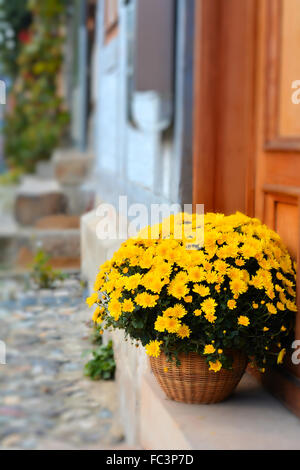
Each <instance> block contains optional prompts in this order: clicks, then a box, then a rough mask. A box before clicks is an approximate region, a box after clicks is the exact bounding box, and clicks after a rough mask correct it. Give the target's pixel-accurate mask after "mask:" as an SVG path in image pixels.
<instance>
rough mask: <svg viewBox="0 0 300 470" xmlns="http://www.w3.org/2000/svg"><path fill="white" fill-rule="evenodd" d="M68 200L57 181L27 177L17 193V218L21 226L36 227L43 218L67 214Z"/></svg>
mask: <svg viewBox="0 0 300 470" xmlns="http://www.w3.org/2000/svg"><path fill="white" fill-rule="evenodd" d="M66 211H67V198H66V195H65V194H64V192H63V190H62V189H61V187H60V185H59V184H58V183H57V182H56V181H55V180H42V179H40V178H38V177H35V176H26V177H24V178H23V180H22V183H21V184H20V186H19V187H18V189H17V192H16V201H15V217H16V221H17V222H18V223H19V224H21V225H27V226H29V225H34V224H35V222H36V221H37V220H38V219H40V218H41V217H45V216H48V215H53V214H60V213H66Z"/></svg>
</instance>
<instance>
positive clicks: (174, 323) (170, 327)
mask: <svg viewBox="0 0 300 470" xmlns="http://www.w3.org/2000/svg"><path fill="white" fill-rule="evenodd" d="M165 320H166V330H167V331H168V333H177V331H178V330H179V327H180V325H181V323H180V321H179V320H178V319H177V318H173V317H166V318H165Z"/></svg>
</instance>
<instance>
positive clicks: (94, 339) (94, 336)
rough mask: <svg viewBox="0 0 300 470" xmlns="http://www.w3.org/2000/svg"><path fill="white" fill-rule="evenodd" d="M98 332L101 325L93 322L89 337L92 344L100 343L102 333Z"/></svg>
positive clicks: (100, 330)
mask: <svg viewBox="0 0 300 470" xmlns="http://www.w3.org/2000/svg"><path fill="white" fill-rule="evenodd" d="M100 332H102V328H101V326H99V325H97V324H93V326H92V332H91V337H90V340H91V343H92V344H97V345H98V346H100V345H101V344H102V334H101V333H100Z"/></svg>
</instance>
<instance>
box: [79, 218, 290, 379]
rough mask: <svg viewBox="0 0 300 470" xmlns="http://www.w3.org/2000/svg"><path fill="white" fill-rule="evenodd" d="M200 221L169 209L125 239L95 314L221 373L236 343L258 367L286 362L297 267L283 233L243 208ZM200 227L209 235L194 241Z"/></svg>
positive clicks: (101, 278)
mask: <svg viewBox="0 0 300 470" xmlns="http://www.w3.org/2000/svg"><path fill="white" fill-rule="evenodd" d="M197 220H198V219H197V216H196V215H195V214H193V215H191V214H178V215H176V216H171V217H170V218H168V219H164V221H163V222H162V223H161V224H158V225H157V226H156V227H147V229H144V230H142V231H141V232H140V233H139V235H138V236H137V237H136V238H131V239H129V240H127V241H126V242H124V243H123V244H122V245H121V247H120V249H119V250H118V251H117V252H116V253H115V254H114V256H113V257H112V259H111V260H109V261H107V262H105V263H104V264H103V265H102V266H101V268H100V272H99V274H98V275H97V279H96V282H95V292H94V293H93V294H92V295H91V296H90V297H89V298H88V299H87V303H88V304H89V306H92V305H94V304H97V308H96V310H95V312H94V316H93V319H94V321H95V322H97V323H98V324H103V328H110V327H113V328H121V329H123V330H124V331H125V334H126V336H129V337H130V338H131V339H133V340H137V341H140V342H141V343H142V345H143V346H145V349H146V352H147V354H148V355H149V356H152V357H158V356H159V355H160V353H161V352H164V353H165V354H166V356H167V357H168V358H169V360H173V359H175V360H177V361H178V354H179V353H190V352H195V353H198V354H200V355H202V356H204V357H205V358H206V361H207V363H208V364H209V368H210V370H213V371H215V372H217V371H218V370H220V369H221V368H222V367H224V368H226V369H230V367H231V364H232V357H231V356H230V351H232V350H237V351H242V352H243V353H244V354H245V355H247V356H248V357H249V358H251V360H252V361H253V362H254V363H256V365H257V366H258V367H259V368H260V370H261V371H264V370H265V367H266V365H267V364H269V363H272V361H273V362H276V361H277V362H282V359H283V356H284V353H285V347H286V345H287V344H289V343H288V341H290V336H291V334H292V331H293V327H294V320H295V312H296V304H295V297H296V292H295V282H296V266H295V264H294V263H293V261H292V260H291V258H290V255H289V253H288V251H287V249H286V247H285V246H284V244H283V243H282V241H281V239H280V237H279V235H278V234H277V233H275V232H274V231H273V230H270V229H269V228H267V227H266V226H265V225H263V224H262V223H261V222H260V221H259V220H258V219H254V218H250V217H247V216H245V215H243V214H241V213H236V214H234V215H230V216H224V215H223V214H215V213H207V214H206V215H204V216H203V217H202V222H200V223H199V222H197ZM166 225H169V226H170V233H169V236H168V237H166V236H165V235H164V228H165V226H166ZM179 226H183V227H184V229H185V230H184V234H182V236H181V237H179V238H178V236H177V235H178V227H179ZM153 228H155V230H154V232H156V233H157V235H158V236H157V237H156V238H151V237H149V234H152V233H153ZM203 229H204V243H203V244H202V245H197V244H195V243H194V244H193V241H194V240H195V233H197V231H200V230H201V231H203ZM175 235H176V236H175ZM191 242H192V243H191Z"/></svg>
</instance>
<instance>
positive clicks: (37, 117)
mask: <svg viewBox="0 0 300 470" xmlns="http://www.w3.org/2000/svg"><path fill="white" fill-rule="evenodd" d="M64 7H65V1H64V0H43V2H36V1H32V0H30V1H29V8H30V11H31V12H32V13H33V22H32V25H31V27H30V41H29V42H28V44H24V45H23V47H22V49H21V52H20V54H19V56H18V60H17V64H18V80H17V81H16V82H15V85H14V87H13V91H12V98H13V101H14V103H15V106H14V109H13V112H12V113H11V114H10V115H8V116H7V118H6V122H5V128H4V134H5V156H6V158H7V160H8V163H9V164H10V165H11V166H13V167H14V166H18V167H20V166H21V167H22V168H24V169H25V170H26V171H29V172H32V171H34V169H35V165H36V163H37V162H38V161H40V160H46V159H48V158H49V157H50V156H51V154H52V151H53V150H54V148H55V147H57V146H58V145H59V143H60V141H61V139H62V138H63V137H64V135H65V133H66V129H67V124H68V122H69V115H68V112H67V111H66V109H65V108H64V103H63V100H62V98H61V97H60V96H59V95H58V91H57V86H58V82H57V77H58V76H59V73H60V69H61V65H62V60H63V54H62V46H63V42H64V36H63V34H62V22H63V12H64Z"/></svg>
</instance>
